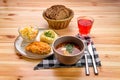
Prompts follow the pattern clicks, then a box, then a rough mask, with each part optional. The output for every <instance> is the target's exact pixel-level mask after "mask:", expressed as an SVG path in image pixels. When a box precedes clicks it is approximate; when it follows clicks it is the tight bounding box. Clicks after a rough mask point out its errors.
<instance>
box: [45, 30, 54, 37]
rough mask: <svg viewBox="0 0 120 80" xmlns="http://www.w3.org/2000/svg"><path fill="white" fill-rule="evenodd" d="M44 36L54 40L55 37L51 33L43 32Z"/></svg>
mask: <svg viewBox="0 0 120 80" xmlns="http://www.w3.org/2000/svg"><path fill="white" fill-rule="evenodd" d="M44 35H45V36H47V37H50V38H54V37H55V36H54V34H53V33H52V32H51V31H47V32H45V33H44Z"/></svg>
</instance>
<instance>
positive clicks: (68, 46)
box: [65, 43, 74, 53]
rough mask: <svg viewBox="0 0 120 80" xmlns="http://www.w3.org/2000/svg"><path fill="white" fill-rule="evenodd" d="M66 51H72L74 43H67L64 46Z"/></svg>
mask: <svg viewBox="0 0 120 80" xmlns="http://www.w3.org/2000/svg"><path fill="white" fill-rule="evenodd" d="M65 47H66V51H68V52H69V53H72V51H73V47H74V45H73V44H70V43H69V44H67V45H66V46H65Z"/></svg>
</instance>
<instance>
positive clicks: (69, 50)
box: [56, 42, 80, 55]
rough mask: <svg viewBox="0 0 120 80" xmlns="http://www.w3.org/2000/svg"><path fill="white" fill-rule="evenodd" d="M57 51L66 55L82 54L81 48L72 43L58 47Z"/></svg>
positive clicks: (61, 44)
mask: <svg viewBox="0 0 120 80" xmlns="http://www.w3.org/2000/svg"><path fill="white" fill-rule="evenodd" d="M56 50H57V51H58V52H60V53H61V54H64V55H74V54H77V53H79V52H80V47H79V46H78V45H77V44H75V43H72V42H63V43H60V44H59V45H57V46H56Z"/></svg>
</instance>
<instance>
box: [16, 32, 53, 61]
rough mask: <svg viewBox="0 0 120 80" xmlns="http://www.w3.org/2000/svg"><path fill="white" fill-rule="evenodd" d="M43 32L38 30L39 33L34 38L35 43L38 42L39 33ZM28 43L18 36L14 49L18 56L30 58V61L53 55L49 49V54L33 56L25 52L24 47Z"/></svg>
mask: <svg viewBox="0 0 120 80" xmlns="http://www.w3.org/2000/svg"><path fill="white" fill-rule="evenodd" d="M43 31H44V30H39V33H38V36H37V38H36V41H40V35H41V33H42V32H43ZM28 44H29V43H27V42H25V41H23V39H22V37H20V36H18V37H17V38H16V40H15V43H14V45H15V48H16V50H17V51H18V52H19V54H21V55H22V56H24V57H27V58H31V59H42V58H46V57H48V56H50V55H52V54H53V50H52V48H51V52H50V53H49V54H46V55H38V54H33V53H31V52H26V51H25V46H27V45H28Z"/></svg>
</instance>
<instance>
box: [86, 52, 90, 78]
mask: <svg viewBox="0 0 120 80" xmlns="http://www.w3.org/2000/svg"><path fill="white" fill-rule="evenodd" d="M85 71H86V75H87V76H89V75H90V71H89V66H88V59H87V55H86V54H85Z"/></svg>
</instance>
